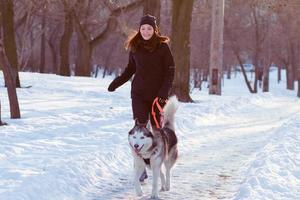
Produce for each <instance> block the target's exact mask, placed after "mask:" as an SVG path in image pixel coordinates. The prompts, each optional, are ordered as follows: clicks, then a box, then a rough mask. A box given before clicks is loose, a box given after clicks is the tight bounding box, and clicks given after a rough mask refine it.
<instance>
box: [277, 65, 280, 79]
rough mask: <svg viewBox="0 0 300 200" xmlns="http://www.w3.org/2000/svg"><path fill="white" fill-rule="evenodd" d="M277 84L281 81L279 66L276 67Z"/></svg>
mask: <svg viewBox="0 0 300 200" xmlns="http://www.w3.org/2000/svg"><path fill="white" fill-rule="evenodd" d="M277 70H278V71H277V83H280V81H281V65H278V66H277Z"/></svg>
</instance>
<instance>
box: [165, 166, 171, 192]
mask: <svg viewBox="0 0 300 200" xmlns="http://www.w3.org/2000/svg"><path fill="white" fill-rule="evenodd" d="M170 171H171V168H170V166H166V179H167V181H166V191H169V190H170Z"/></svg>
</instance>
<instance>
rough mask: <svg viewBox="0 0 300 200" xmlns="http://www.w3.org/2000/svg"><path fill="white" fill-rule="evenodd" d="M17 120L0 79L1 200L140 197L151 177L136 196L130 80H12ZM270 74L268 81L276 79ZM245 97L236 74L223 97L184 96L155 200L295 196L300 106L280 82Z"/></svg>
mask: <svg viewBox="0 0 300 200" xmlns="http://www.w3.org/2000/svg"><path fill="white" fill-rule="evenodd" d="M20 76H21V82H22V84H23V85H24V86H28V85H31V86H32V87H31V88H27V89H26V88H22V89H18V96H19V101H20V108H21V114H22V118H21V119H18V120H11V119H9V110H8V101H7V96H6V89H5V88H4V87H3V77H2V75H0V80H1V85H0V99H1V103H2V120H3V121H5V122H8V123H9V126H3V127H0V200H21V199H22V200H79V199H80V200H110V199H116V200H117V199H139V200H141V199H148V198H149V196H150V192H151V178H152V177H151V173H150V172H149V174H150V177H149V180H148V181H147V182H146V184H145V185H143V190H144V193H145V195H144V197H142V198H136V197H135V194H134V190H133V181H132V156H131V153H130V149H129V147H128V144H127V133H128V130H129V129H130V128H131V127H132V126H133V121H132V120H131V102H130V97H129V88H130V83H127V84H126V85H124V86H122V87H121V88H119V89H118V90H117V91H116V92H114V93H108V92H107V90H106V88H107V85H108V83H109V82H110V81H111V77H110V78H106V79H104V80H103V79H93V78H82V77H71V78H68V77H60V76H56V75H45V74H36V73H20ZM272 77H276V74H275V73H274V74H273V76H272ZM270 85H271V88H270V91H271V92H270V93H259V94H255V95H253V94H249V93H248V91H247V89H246V86H245V83H244V81H243V79H242V77H241V76H239V75H238V76H237V77H236V78H233V79H232V80H225V85H224V87H223V91H222V93H223V94H222V96H210V95H208V94H207V93H208V92H207V90H204V91H196V90H194V91H193V93H192V95H191V96H192V98H193V99H194V100H196V103H185V104H184V103H181V104H180V107H179V110H178V112H177V119H176V128H177V135H178V138H179V152H180V158H179V160H178V163H177V165H176V167H175V168H174V170H173V172H172V178H171V191H169V192H162V193H160V198H161V199H172V200H183V199H190V200H196V199H197V200H198V199H201V200H206V199H207V200H208V199H234V200H237V199H249V200H254V199H255V200H260V199H261V200H268V199H270V200H271V199H272V200H273V199H275V200H285V199H290V200H295V199H300V187H299V185H300V134H299V133H300V100H299V98H297V97H296V92H295V91H287V90H286V89H285V83H284V82H282V83H281V84H280V85H278V84H277V83H276V80H274V79H272V80H271V83H270Z"/></svg>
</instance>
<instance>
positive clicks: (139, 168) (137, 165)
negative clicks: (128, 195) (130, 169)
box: [134, 157, 145, 196]
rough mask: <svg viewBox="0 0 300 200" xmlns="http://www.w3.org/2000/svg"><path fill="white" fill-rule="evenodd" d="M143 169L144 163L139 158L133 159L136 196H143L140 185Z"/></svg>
mask: <svg viewBox="0 0 300 200" xmlns="http://www.w3.org/2000/svg"><path fill="white" fill-rule="evenodd" d="M144 169H145V163H144V162H143V160H142V159H141V158H138V157H135V158H134V173H135V174H134V188H135V192H136V195H137V196H143V191H142V187H141V183H140V176H141V175H142V173H143V171H144Z"/></svg>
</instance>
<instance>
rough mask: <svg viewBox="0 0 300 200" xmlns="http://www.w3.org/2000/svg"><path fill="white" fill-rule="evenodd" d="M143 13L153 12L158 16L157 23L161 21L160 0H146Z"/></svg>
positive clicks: (152, 13)
mask: <svg viewBox="0 0 300 200" xmlns="http://www.w3.org/2000/svg"><path fill="white" fill-rule="evenodd" d="M143 8H144V9H143V13H144V15H146V14H151V15H154V16H155V17H156V21H157V24H158V25H159V23H160V0H145V1H144V5H143Z"/></svg>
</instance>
